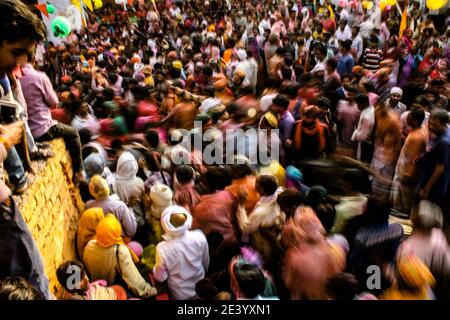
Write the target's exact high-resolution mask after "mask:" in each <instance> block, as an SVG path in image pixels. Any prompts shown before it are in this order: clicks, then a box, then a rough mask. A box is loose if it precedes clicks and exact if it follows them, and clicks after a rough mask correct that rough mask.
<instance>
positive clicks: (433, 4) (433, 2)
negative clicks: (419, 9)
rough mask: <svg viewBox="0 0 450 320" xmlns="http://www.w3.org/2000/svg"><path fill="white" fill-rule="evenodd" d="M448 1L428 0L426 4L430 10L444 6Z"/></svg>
mask: <svg viewBox="0 0 450 320" xmlns="http://www.w3.org/2000/svg"><path fill="white" fill-rule="evenodd" d="M446 3H447V0H427V2H426V5H427V8H428V9H430V10H433V11H434V10H439V9H441V8H442V7H444V6H445V5H446Z"/></svg>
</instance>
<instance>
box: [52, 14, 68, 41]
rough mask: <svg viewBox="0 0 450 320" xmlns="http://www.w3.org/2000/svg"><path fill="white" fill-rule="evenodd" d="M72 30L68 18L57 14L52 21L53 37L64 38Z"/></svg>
mask: <svg viewBox="0 0 450 320" xmlns="http://www.w3.org/2000/svg"><path fill="white" fill-rule="evenodd" d="M71 30H72V28H71V26H70V22H69V20H67V18H66V17H62V16H58V17H56V18H55V19H53V21H52V32H53V35H54V36H55V37H58V38H65V37H67V36H68V35H69V34H70V31H71Z"/></svg>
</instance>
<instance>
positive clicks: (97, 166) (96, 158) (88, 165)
mask: <svg viewBox="0 0 450 320" xmlns="http://www.w3.org/2000/svg"><path fill="white" fill-rule="evenodd" d="M104 169H105V162H104V160H103V158H102V156H100V155H99V154H98V153H91V154H90V155H89V156H88V157H87V158H86V159H85V160H84V171H85V172H86V176H87V178H88V180H89V179H90V178H91V177H93V176H95V175H96V174H98V175H101V174H102V173H103V170H104Z"/></svg>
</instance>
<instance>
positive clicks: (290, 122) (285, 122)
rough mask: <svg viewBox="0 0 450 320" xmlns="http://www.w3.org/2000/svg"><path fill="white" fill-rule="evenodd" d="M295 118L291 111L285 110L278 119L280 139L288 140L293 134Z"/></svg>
mask: <svg viewBox="0 0 450 320" xmlns="http://www.w3.org/2000/svg"><path fill="white" fill-rule="evenodd" d="M294 124H295V119H294V117H293V116H292V114H291V113H290V112H289V111H286V112H284V113H283V114H282V115H281V117H280V120H278V129H279V130H280V140H281V141H282V142H286V140H287V139H290V138H291V136H292V129H293V128H294Z"/></svg>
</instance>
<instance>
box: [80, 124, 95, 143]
mask: <svg viewBox="0 0 450 320" xmlns="http://www.w3.org/2000/svg"><path fill="white" fill-rule="evenodd" d="M78 135H79V136H80V142H81V145H85V144H87V143H89V142H91V140H92V134H91V131H89V129H88V128H82V129H80V130H79V131H78Z"/></svg>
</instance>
